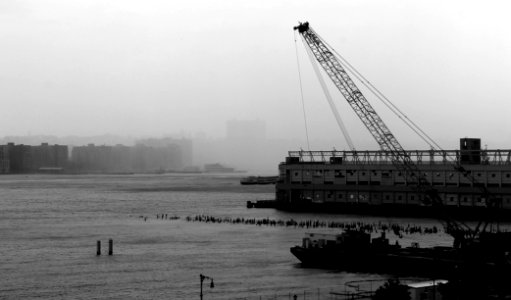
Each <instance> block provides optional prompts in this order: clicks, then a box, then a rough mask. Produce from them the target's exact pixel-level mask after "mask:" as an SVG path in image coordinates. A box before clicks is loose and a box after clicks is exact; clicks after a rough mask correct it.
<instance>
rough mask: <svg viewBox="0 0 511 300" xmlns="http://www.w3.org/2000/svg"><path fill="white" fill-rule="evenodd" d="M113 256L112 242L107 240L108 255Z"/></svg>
mask: <svg viewBox="0 0 511 300" xmlns="http://www.w3.org/2000/svg"><path fill="white" fill-rule="evenodd" d="M113 254H114V240H112V239H109V240H108V255H113Z"/></svg>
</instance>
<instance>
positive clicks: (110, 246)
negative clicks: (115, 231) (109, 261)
mask: <svg viewBox="0 0 511 300" xmlns="http://www.w3.org/2000/svg"><path fill="white" fill-rule="evenodd" d="M113 254H114V240H113V239H109V240H108V255H113ZM96 255H98V256H99V255H101V241H97V242H96Z"/></svg>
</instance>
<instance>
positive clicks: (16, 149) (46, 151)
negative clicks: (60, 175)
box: [6, 143, 68, 173]
mask: <svg viewBox="0 0 511 300" xmlns="http://www.w3.org/2000/svg"><path fill="white" fill-rule="evenodd" d="M6 147H7V152H8V159H9V171H10V173H30V172H39V171H45V170H53V171H56V170H64V169H65V168H66V166H67V162H68V148H67V146H64V145H48V143H43V144H41V145H40V146H29V145H15V144H14V143H8V144H7V146H6Z"/></svg>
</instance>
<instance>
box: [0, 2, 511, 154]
mask: <svg viewBox="0 0 511 300" xmlns="http://www.w3.org/2000/svg"><path fill="white" fill-rule="evenodd" d="M510 12H511V2H509V1H504V0H502V1H495V0H490V1H445V0H443V1H435V0H433V1H410V0H391V1H380V0H377V1H376V0H375V1H370V0H356V1H355V0H352V1H340V0H332V1H326V0H319V1H306V0H293V1H276V0H271V1H264V0H263V1H243V0H220V1H212V0H186V1H175V0H170V1H169V0H144V1H141V0H110V1H106V0H73V1H69V0H2V1H0V46H1V47H0V53H1V55H0V103H1V110H0V111H1V116H0V136H4V135H24V134H28V133H31V134H53V135H95V134H104V133H110V134H120V135H132V136H133V135H135V136H136V135H152V136H162V135H166V134H172V133H176V132H185V133H188V134H191V135H193V134H195V133H196V132H204V133H206V134H207V135H209V136H218V137H221V136H224V134H225V122H226V121H227V120H230V119H238V120H243V119H248V120H254V119H260V120H264V121H265V122H266V124H267V130H268V134H267V135H268V136H269V137H272V138H290V137H293V138H303V137H304V125H303V123H304V118H303V111H302V104H301V100H300V99H301V98H300V87H299V83H298V71H297V70H298V67H297V56H296V53H295V40H294V38H295V34H294V32H293V30H292V28H293V26H295V25H297V23H298V21H309V22H310V24H311V26H312V27H313V28H314V29H315V30H316V32H318V33H319V34H320V35H321V36H322V37H323V38H324V39H325V40H327V41H328V42H329V43H330V45H332V46H333V47H334V48H335V49H336V50H337V51H338V52H339V53H341V54H342V55H343V56H344V57H345V58H346V59H348V61H350V63H351V64H352V65H354V66H355V67H356V68H358V70H359V71H361V72H362V73H363V74H364V75H365V76H366V77H367V78H368V79H369V80H370V81H371V82H372V83H373V85H375V86H376V87H378V88H379V89H380V90H381V91H382V92H384V94H385V95H386V96H387V97H388V98H390V99H391V100H392V101H393V102H394V103H395V104H396V105H397V106H399V107H400V108H401V109H402V110H403V111H405V112H406V113H407V114H408V116H409V117H410V119H412V120H414V121H415V122H416V123H418V124H419V125H420V126H421V127H422V128H423V129H424V130H426V132H428V133H429V134H430V135H431V136H432V137H433V138H435V139H436V140H438V141H439V142H440V143H441V144H442V145H443V146H444V147H446V148H453V147H455V146H457V140H458V138H459V137H465V136H468V137H481V138H482V139H483V144H489V146H490V147H491V148H508V149H509V148H511V115H510V112H511V84H510V80H511V34H509V28H511V18H510V17H509V13H510ZM297 46H298V54H299V55H298V58H299V61H300V65H301V71H302V76H303V91H304V100H305V107H306V114H307V118H308V122H309V133H310V135H311V138H324V139H337V138H338V139H339V140H340V141H341V142H342V135H341V133H340V131H339V129H338V128H337V124H336V122H335V119H334V118H333V116H332V113H331V112H330V110H329V106H328V104H327V102H326V100H325V98H324V96H323V93H322V91H321V89H320V87H319V84H318V83H317V80H316V78H315V76H314V73H313V70H312V69H311V67H310V63H309V61H308V58H307V57H306V54H305V52H304V48H303V44H302V43H301V41H300V40H298V43H297ZM334 98H336V100H337V102H338V103H339V106H338V107H339V110H340V111H341V116H342V117H343V118H344V119H345V122H346V125H347V126H348V128H349V131H350V133H351V134H352V137H353V140H354V142H355V144H357V143H359V144H360V141H364V140H366V139H370V137H369V135H367V133H366V132H365V129H364V128H363V126H362V124H361V123H360V121H358V120H357V119H356V117H355V115H354V113H353V112H352V111H351V109H350V108H349V107H348V106H343V105H345V101H344V100H343V99H342V98H341V96H340V94H339V93H334ZM370 101H373V100H371V99H370ZM374 106H375V107H376V108H377V110H378V112H379V113H380V115H381V116H382V118H383V119H384V120H385V121H386V123H387V125H388V126H389V127H390V129H391V130H392V131H393V132H394V133H395V135H396V136H397V138H398V139H399V140H400V141H402V143H403V144H404V146H405V148H424V144H422V143H420V142H419V140H418V139H414V138H412V137H411V133H410V131H407V130H404V129H402V128H401V127H402V125H400V123H398V122H397V121H396V120H394V119H392V117H391V116H390V115H389V114H388V112H387V111H386V110H385V109H384V108H380V106H379V105H378V104H377V103H375V104H374ZM499 139H501V140H499Z"/></svg>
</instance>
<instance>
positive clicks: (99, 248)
mask: <svg viewBox="0 0 511 300" xmlns="http://www.w3.org/2000/svg"><path fill="white" fill-rule="evenodd" d="M96 255H101V241H97V242H96Z"/></svg>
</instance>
